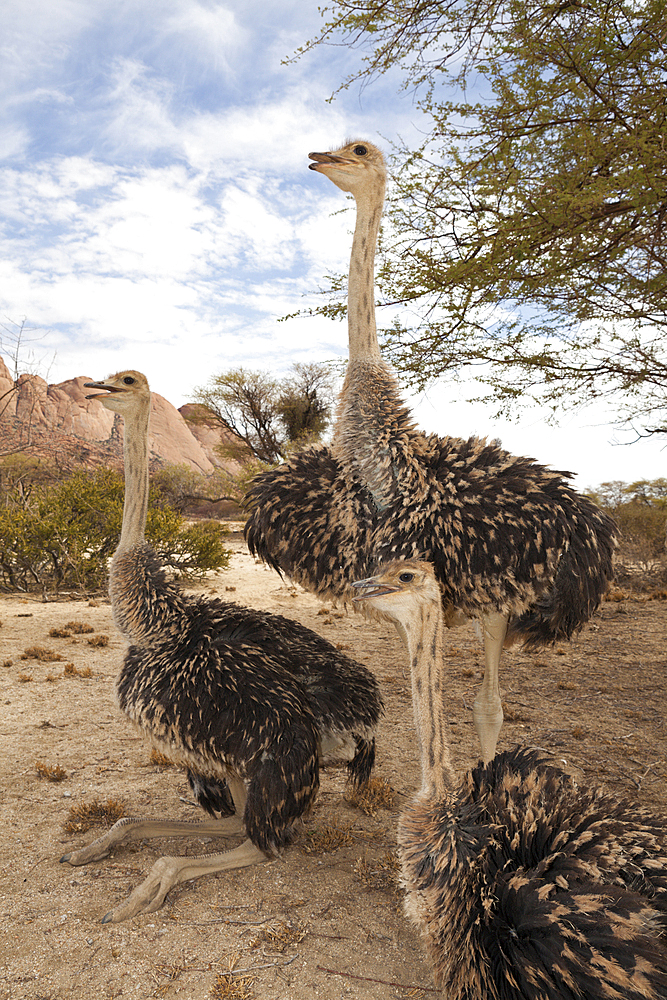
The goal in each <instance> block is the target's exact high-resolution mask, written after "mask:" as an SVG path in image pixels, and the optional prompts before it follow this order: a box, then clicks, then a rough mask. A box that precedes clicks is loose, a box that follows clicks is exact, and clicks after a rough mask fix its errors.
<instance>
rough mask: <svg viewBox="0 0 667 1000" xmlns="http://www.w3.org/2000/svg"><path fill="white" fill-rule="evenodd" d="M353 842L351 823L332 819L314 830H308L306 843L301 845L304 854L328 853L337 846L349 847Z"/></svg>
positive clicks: (335, 849)
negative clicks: (331, 821)
mask: <svg viewBox="0 0 667 1000" xmlns="http://www.w3.org/2000/svg"><path fill="white" fill-rule="evenodd" d="M353 843H354V837H353V836H352V825H351V824H350V823H338V822H337V821H334V822H333V823H329V824H327V825H326V826H321V827H319V828H318V829H316V830H308V831H307V833H306V843H305V844H302V845H301V850H302V851H303V852H304V853H305V854H329V853H330V852H331V851H337V850H338V848H339V847H350V846H351V845H352V844H353Z"/></svg>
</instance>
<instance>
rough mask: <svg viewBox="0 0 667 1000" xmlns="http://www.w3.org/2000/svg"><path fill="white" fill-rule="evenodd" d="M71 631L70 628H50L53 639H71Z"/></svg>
mask: <svg viewBox="0 0 667 1000" xmlns="http://www.w3.org/2000/svg"><path fill="white" fill-rule="evenodd" d="M71 634H72V633H71V632H70V630H69V629H68V628H50V629H49V635H50V636H51V638H52V639H69V637H70V636H71Z"/></svg>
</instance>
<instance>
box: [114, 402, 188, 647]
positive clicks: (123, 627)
mask: <svg viewBox="0 0 667 1000" xmlns="http://www.w3.org/2000/svg"><path fill="white" fill-rule="evenodd" d="M149 418H150V399H147V400H146V402H145V404H144V405H138V406H137V408H136V409H135V410H134V411H133V412H132V413H128V414H126V416H125V431H124V444H123V452H124V456H125V504H124V507H123V526H122V529H121V534H120V541H119V543H118V548H117V549H116V552H115V554H114V557H113V560H112V562H111V569H110V573H109V596H110V598H111V607H112V610H113V616H114V621H115V622H116V625H117V626H118V628H119V630H120V631H121V632H122V634H123V635H124V636H125V638H126V639H127V640H128V642H132V643H137V644H139V645H146V644H150V643H151V642H152V641H154V640H155V639H159V638H160V637H161V636H164V634H165V631H167V632H168V631H170V630H172V631H174V630H175V631H176V632H177V631H178V629H179V628H180V626H181V624H182V621H183V598H182V595H181V594H180V592H179V590H178V588H177V587H175V586H174V585H173V584H171V583H170V582H169V581H168V580H167V578H166V576H165V573H164V570H163V569H162V566H161V564H160V562H159V560H158V559H157V558H156V556H155V554H154V552H153V550H152V548H151V546H150V545H148V544H147V543H146V541H145V532H146V515H147V513H148V490H149V479H148V423H149Z"/></svg>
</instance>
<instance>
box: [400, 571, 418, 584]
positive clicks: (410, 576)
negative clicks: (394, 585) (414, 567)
mask: <svg viewBox="0 0 667 1000" xmlns="http://www.w3.org/2000/svg"><path fill="white" fill-rule="evenodd" d="M414 578H415V574H414V573H401V575H400V576H399V578H398V579H399V580H400V581H401V583H412V581H413V580H414Z"/></svg>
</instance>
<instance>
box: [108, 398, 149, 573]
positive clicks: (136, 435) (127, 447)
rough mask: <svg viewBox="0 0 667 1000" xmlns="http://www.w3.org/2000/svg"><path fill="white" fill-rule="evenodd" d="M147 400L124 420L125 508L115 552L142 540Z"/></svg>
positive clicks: (146, 505) (145, 500)
mask: <svg viewBox="0 0 667 1000" xmlns="http://www.w3.org/2000/svg"><path fill="white" fill-rule="evenodd" d="M150 412H151V404H150V399H148V400H146V402H145V404H144V405H141V406H137V408H136V410H135V411H134V412H132V413H131V414H128V415H127V416H126V417H125V431H124V441H123V454H124V457H125V505H124V507H123V527H122V529H121V533H120V542H119V543H118V548H117V549H116V555H118V553H119V552H125V551H126V550H127V549H130V548H132V547H133V546H134V545H139V544H141V543H142V542H143V541H144V533H145V530H146V514H147V513H148V421H149V418H150Z"/></svg>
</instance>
